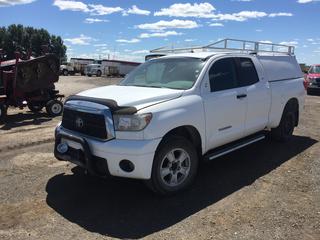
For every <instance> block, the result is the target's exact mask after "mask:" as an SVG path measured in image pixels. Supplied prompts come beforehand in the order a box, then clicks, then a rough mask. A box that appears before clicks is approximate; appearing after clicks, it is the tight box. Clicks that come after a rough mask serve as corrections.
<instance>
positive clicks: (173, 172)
mask: <svg viewBox="0 0 320 240" xmlns="http://www.w3.org/2000/svg"><path fill="white" fill-rule="evenodd" d="M174 150H176V151H174ZM179 151H181V152H179ZM170 152H171V153H173V155H172V156H174V159H175V160H178V159H179V156H180V154H179V153H182V152H184V153H186V154H187V155H185V156H186V158H185V160H184V162H183V163H182V164H181V163H180V164H179V163H177V164H176V163H174V162H175V161H170V160H169V158H168V157H167V156H168V154H169V153H170ZM176 154H178V155H176ZM181 156H182V155H181ZM188 159H189V160H188ZM187 163H188V164H187ZM174 164H175V165H174ZM182 165H184V166H182ZM179 166H180V167H179ZM174 167H175V169H174ZM182 168H183V169H184V171H185V173H187V174H185V175H183V174H182V173H180V171H181V169H182ZM187 168H188V169H189V170H188V171H186V169H187ZM161 169H162V171H161ZM165 169H166V170H165ZM197 170H198V155H197V152H196V149H195V147H194V146H193V145H192V144H191V143H190V142H189V141H188V140H187V139H185V138H183V137H178V136H170V137H168V138H167V139H164V140H163V142H162V143H161V144H160V146H159V147H158V149H157V151H156V154H155V157H154V160H153V166H152V173H151V179H150V180H147V181H146V184H147V186H148V187H149V188H150V189H151V190H152V191H154V192H155V193H157V194H160V195H171V194H174V193H177V192H180V191H183V190H185V189H187V188H188V187H189V186H190V185H191V184H192V183H193V181H194V179H195V177H196V174H197ZM166 171H169V173H168V174H167V175H166V173H164V172H166ZM161 172H163V173H164V174H163V175H162V174H161ZM161 175H162V176H161ZM174 176H176V177H174ZM179 178H180V180H179ZM172 179H176V181H177V185H173V186H169V184H171V183H172V182H171V181H172ZM179 181H181V182H180V183H179Z"/></svg>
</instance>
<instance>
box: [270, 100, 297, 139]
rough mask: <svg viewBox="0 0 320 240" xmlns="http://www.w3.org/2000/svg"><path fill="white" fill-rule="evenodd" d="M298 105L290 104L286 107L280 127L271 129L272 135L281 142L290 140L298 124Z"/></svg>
mask: <svg viewBox="0 0 320 240" xmlns="http://www.w3.org/2000/svg"><path fill="white" fill-rule="evenodd" d="M296 111H297V109H296V107H294V106H293V105H288V106H286V107H285V109H284V111H283V114H282V117H281V121H280V124H279V126H278V127H276V128H273V129H271V137H272V138H273V139H274V140H277V141H280V142H286V141H288V140H290V138H291V137H292V134H293V130H294V127H295V125H296Z"/></svg>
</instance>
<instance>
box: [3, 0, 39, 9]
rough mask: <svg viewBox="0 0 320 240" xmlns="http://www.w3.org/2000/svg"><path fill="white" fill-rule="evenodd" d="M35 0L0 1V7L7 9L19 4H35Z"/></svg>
mask: <svg viewBox="0 0 320 240" xmlns="http://www.w3.org/2000/svg"><path fill="white" fill-rule="evenodd" d="M35 1H36V0H0V7H8V6H14V5H20V4H28V3H32V2H35Z"/></svg>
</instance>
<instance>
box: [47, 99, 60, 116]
mask: <svg viewBox="0 0 320 240" xmlns="http://www.w3.org/2000/svg"><path fill="white" fill-rule="evenodd" d="M46 110H47V113H48V114H49V115H50V116H51V117H57V116H60V115H61V114H62V112H63V104H62V102H61V101H59V100H50V101H49V102H48V103H47V105H46Z"/></svg>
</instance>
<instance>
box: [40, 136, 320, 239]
mask: <svg viewBox="0 0 320 240" xmlns="http://www.w3.org/2000/svg"><path fill="white" fill-rule="evenodd" d="M316 142H317V141H316V140H314V139H311V138H309V137H302V136H295V137H293V139H292V141H290V142H289V143H284V144H279V143H276V142H270V141H267V140H266V141H263V142H260V143H256V144H253V145H251V146H249V147H247V148H244V149H241V150H238V151H236V152H234V153H232V154H229V155H227V156H225V157H221V158H220V159H217V160H215V161H214V162H211V163H205V164H202V166H201V167H200V169H199V174H198V177H197V179H196V182H195V184H194V185H193V186H192V187H191V189H190V190H188V191H186V192H183V193H180V194H178V195H176V196H171V197H159V196H156V195H154V194H152V193H151V192H150V191H148V189H147V188H146V187H145V186H144V184H143V183H142V182H140V181H135V180H127V179H118V178H111V179H109V180H101V179H97V178H94V177H87V176H85V175H84V173H83V171H82V170H81V169H79V168H77V167H76V168H73V172H74V174H73V175H65V174H59V175H56V176H54V177H52V178H51V179H50V180H49V181H48V183H47V186H46V191H47V204H48V205H49V206H50V207H51V208H53V209H54V210H55V211H56V212H57V213H59V214H60V215H61V216H63V217H64V218H66V219H68V220H69V221H71V222H72V223H76V224H78V225H79V226H81V227H83V228H84V229H86V230H87V231H90V232H95V233H99V234H102V235H107V236H110V237H116V238H129V239H137V238H141V237H145V236H147V235H150V234H152V233H154V232H157V231H160V230H162V229H166V228H168V227H170V226H172V225H174V224H176V223H178V222H180V221H182V220H184V219H185V218H187V217H189V216H191V215H193V214H195V213H197V212H198V211H201V210H202V209H204V208H206V207H207V206H210V205H212V204H214V203H216V202H218V201H219V200H221V199H223V198H225V197H227V196H228V195H230V194H232V193H234V192H236V191H238V190H240V189H241V188H243V187H244V186H247V185H250V184H252V183H253V182H254V181H255V180H257V179H258V178H260V177H262V176H264V175H266V174H268V173H269V172H270V171H272V170H274V169H275V168H277V167H279V166H280V165H282V164H283V163H284V162H287V161H289V160H290V159H291V158H292V157H294V156H296V155H298V154H299V153H301V152H303V151H304V150H306V149H308V148H309V147H311V146H312V145H313V144H315V143H316Z"/></svg>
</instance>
